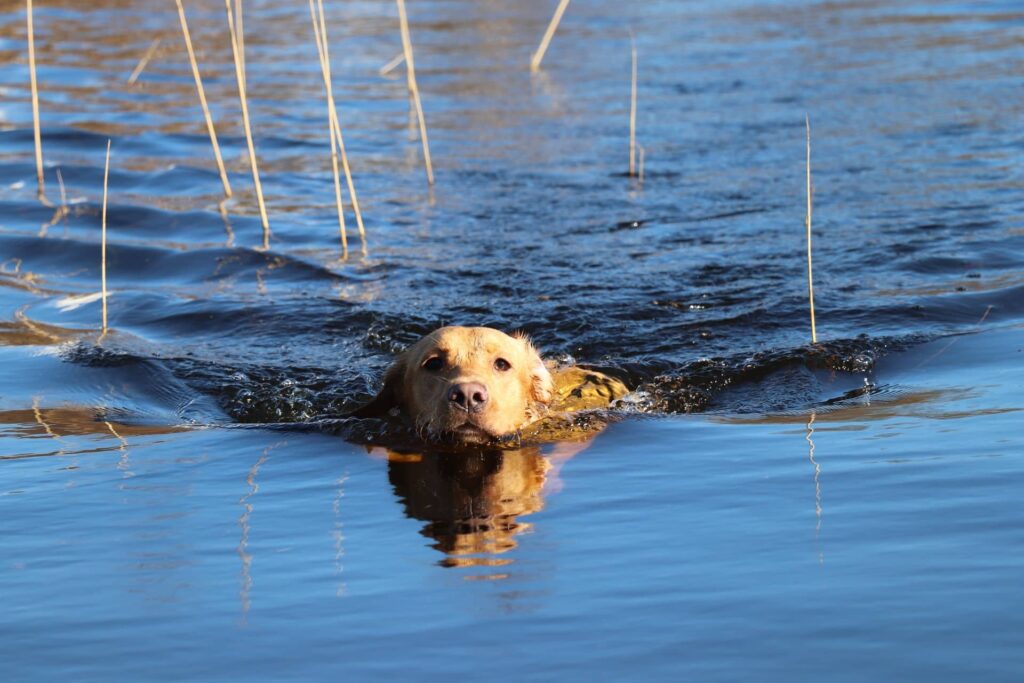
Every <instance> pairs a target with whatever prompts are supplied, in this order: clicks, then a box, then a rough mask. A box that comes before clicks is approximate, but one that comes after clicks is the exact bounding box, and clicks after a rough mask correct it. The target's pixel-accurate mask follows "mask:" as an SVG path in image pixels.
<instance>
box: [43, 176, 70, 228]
mask: <svg viewBox="0 0 1024 683" xmlns="http://www.w3.org/2000/svg"><path fill="white" fill-rule="evenodd" d="M56 170H57V187H59V188H60V206H58V207H57V208H56V209H54V210H53V216H52V217H51V218H50V222H49V223H43V225H42V226H41V227H40V228H39V236H40V237H46V235H47V233H48V232H49V230H50V228H51V227H53V226H55V225H57V223H60V222H61V221H62V220H63V221H64V228H65V230H66V229H67V224H68V213H69V212H70V209H68V196H67V193H66V192H65V191H64V177H63V176H62V175H61V172H60V169H59V168H58V169H56Z"/></svg>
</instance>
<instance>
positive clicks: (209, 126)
mask: <svg viewBox="0 0 1024 683" xmlns="http://www.w3.org/2000/svg"><path fill="white" fill-rule="evenodd" d="M174 1H175V3H177V5H178V19H179V20H180V22H181V33H182V35H183V36H184V37H185V49H186V50H187V51H188V63H189V65H191V67H192V78H193V79H194V80H195V82H196V92H198V93H199V104H200V105H202V107H203V117H204V118H205V119H206V132H207V134H208V135H209V136H210V144H211V145H213V157H214V159H216V161H217V171H218V173H220V182H221V184H222V185H223V186H224V196H225V197H230V196H231V183H229V182H228V173H227V170H225V168H224V159H223V158H222V157H221V155H220V145H219V144H217V131H216V130H214V127H213V117H212V116H210V106H209V105H208V104H207V102H206V91H205V90H204V89H203V77H202V76H200V75H199V65H198V64H197V63H196V53H195V50H193V49H192V36H191V35H190V34H189V30H188V21H187V20H186V19H185V8H184V7H183V6H182V4H181V0H174Z"/></svg>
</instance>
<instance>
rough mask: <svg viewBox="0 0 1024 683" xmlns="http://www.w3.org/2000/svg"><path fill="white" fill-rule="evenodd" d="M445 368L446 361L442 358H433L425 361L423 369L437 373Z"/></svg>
mask: <svg viewBox="0 0 1024 683" xmlns="http://www.w3.org/2000/svg"><path fill="white" fill-rule="evenodd" d="M443 367H444V360H443V359H442V358H441V356H432V357H430V358H428V359H427V360H425V361H423V369H424V370H428V371H430V372H437V371H438V370H440V369H441V368H443Z"/></svg>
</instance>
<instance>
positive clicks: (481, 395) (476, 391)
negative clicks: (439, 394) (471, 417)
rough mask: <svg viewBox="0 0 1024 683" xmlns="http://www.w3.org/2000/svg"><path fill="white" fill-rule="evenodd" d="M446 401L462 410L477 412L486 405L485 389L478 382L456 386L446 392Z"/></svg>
mask: <svg viewBox="0 0 1024 683" xmlns="http://www.w3.org/2000/svg"><path fill="white" fill-rule="evenodd" d="M448 401H449V402H450V403H452V404H453V405H455V406H457V407H459V408H461V409H462V410H466V411H469V412H471V413H476V412H479V411H480V410H483V407H484V406H485V405H486V404H487V387H485V386H484V385H483V384H480V383H479V382H465V383H463V384H456V385H454V386H453V387H452V388H451V390H449V392H448Z"/></svg>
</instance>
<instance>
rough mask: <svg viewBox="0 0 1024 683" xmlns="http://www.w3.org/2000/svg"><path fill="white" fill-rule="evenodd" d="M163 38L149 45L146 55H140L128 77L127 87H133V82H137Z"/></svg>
mask: <svg viewBox="0 0 1024 683" xmlns="http://www.w3.org/2000/svg"><path fill="white" fill-rule="evenodd" d="M162 41H163V38H157V39H156V40H154V41H153V42H152V43H150V44H149V49H148V50H146V54H144V55H142V59H140V60H139V63H138V64H136V65H135V69H134V70H133V71H132V74H131V76H129V77H128V85H135V81H137V80H139V76H140V75H142V71H143V69H145V68H146V65H147V64H149V60H151V59H153V55H154V54H156V50H157V48H158V47H160V43H161V42H162Z"/></svg>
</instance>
